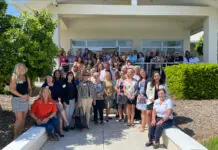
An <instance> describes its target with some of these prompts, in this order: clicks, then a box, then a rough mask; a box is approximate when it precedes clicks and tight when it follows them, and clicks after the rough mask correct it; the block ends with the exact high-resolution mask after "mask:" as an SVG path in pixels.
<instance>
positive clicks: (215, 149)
mask: <svg viewBox="0 0 218 150" xmlns="http://www.w3.org/2000/svg"><path fill="white" fill-rule="evenodd" d="M202 144H203V145H204V146H205V147H206V148H208V150H218V137H212V138H210V139H209V140H207V141H204V142H202Z"/></svg>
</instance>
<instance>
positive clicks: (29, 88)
mask: <svg viewBox="0 0 218 150" xmlns="http://www.w3.org/2000/svg"><path fill="white" fill-rule="evenodd" d="M27 82H28V90H29V95H32V87H31V82H30V79H29V78H27Z"/></svg>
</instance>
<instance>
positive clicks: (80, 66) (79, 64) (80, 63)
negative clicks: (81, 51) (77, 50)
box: [73, 57, 85, 72]
mask: <svg viewBox="0 0 218 150" xmlns="http://www.w3.org/2000/svg"><path fill="white" fill-rule="evenodd" d="M73 66H77V67H78V70H79V71H80V72H83V71H84V69H85V65H84V63H83V59H82V57H77V59H76V60H75V61H74V63H73Z"/></svg>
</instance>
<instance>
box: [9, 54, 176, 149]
mask: <svg viewBox="0 0 218 150" xmlns="http://www.w3.org/2000/svg"><path fill="white" fill-rule="evenodd" d="M88 55H89V54H88ZM80 59H81V60H80ZM82 62H83V59H82V58H79V59H78V61H77V60H75V61H74V62H73V64H72V68H71V69H70V70H69V71H67V72H65V71H64V70H63V68H62V66H60V69H58V70H55V71H54V73H53V75H52V76H51V75H48V76H46V78H45V82H44V84H43V85H42V89H41V92H40V94H39V98H38V99H37V100H35V101H34V103H33V104H32V106H31V109H30V115H31V117H32V118H33V119H34V120H35V123H36V125H37V126H42V127H45V128H46V131H47V134H48V136H49V139H50V140H58V139H59V137H64V131H66V132H67V131H69V130H70V129H75V127H76V124H77V120H76V119H75V118H74V114H75V112H77V110H82V113H83V115H84V116H85V125H84V126H83V128H86V129H89V128H90V118H91V116H92V114H94V117H93V118H94V124H95V125H98V124H101V125H103V124H104V123H105V122H109V120H110V119H111V118H110V117H109V114H110V109H111V108H112V107H114V106H115V108H117V117H118V119H117V121H118V122H126V124H127V126H129V127H134V126H135V123H134V119H135V112H136V111H140V112H141V118H140V119H141V125H140V128H139V130H140V132H143V131H144V130H145V128H146V125H147V127H148V128H149V134H148V136H149V141H148V142H147V143H146V146H152V145H153V146H154V148H158V147H159V144H160V137H161V134H162V132H163V130H164V129H165V128H167V127H170V126H172V124H173V116H172V111H173V103H172V101H171V100H170V99H169V97H168V91H167V86H166V85H165V83H164V82H163V80H162V79H161V76H160V73H159V72H158V71H154V72H153V74H152V77H151V79H150V80H148V75H147V74H146V71H145V70H144V69H143V68H140V66H133V65H132V63H131V62H130V61H129V60H126V61H125V62H120V61H119V59H117V56H116V55H114V56H113V57H112V58H110V59H109V60H108V61H107V60H106V61H105V62H103V63H102V62H101V61H99V60H98V61H97V62H96V64H91V63H88V64H87V65H85V64H83V63H82ZM122 63H123V64H122ZM121 64H122V66H121V67H120V65H121ZM30 83H31V82H30V79H29V78H28V76H27V68H26V67H25V65H24V64H22V63H19V64H17V65H16V66H15V69H14V72H13V75H12V78H11V82H10V90H11V93H12V109H13V111H14V112H15V115H16V121H15V125H14V136H15V137H17V136H18V135H19V134H20V132H21V131H22V130H23V127H24V124H25V117H26V115H27V112H28V110H29V96H30V95H31V84H30ZM104 109H106V117H105V118H104V117H103V112H104Z"/></svg>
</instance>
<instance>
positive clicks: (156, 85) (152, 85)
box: [146, 71, 167, 126]
mask: <svg viewBox="0 0 218 150" xmlns="http://www.w3.org/2000/svg"><path fill="white" fill-rule="evenodd" d="M161 88H163V89H165V90H166V91H167V88H166V86H165V85H164V84H163V83H162V82H161V77H160V73H159V72H156V71H155V72H153V75H152V80H151V82H148V84H147V89H146V95H147V98H148V100H147V122H148V126H150V124H151V118H152V110H153V105H154V102H155V100H156V99H158V90H159V89H161ZM166 93H167V92H166Z"/></svg>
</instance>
